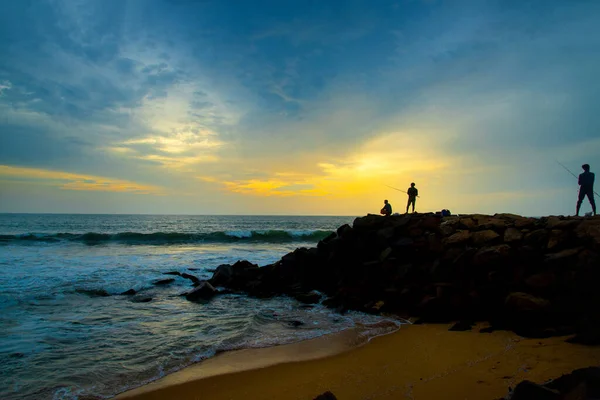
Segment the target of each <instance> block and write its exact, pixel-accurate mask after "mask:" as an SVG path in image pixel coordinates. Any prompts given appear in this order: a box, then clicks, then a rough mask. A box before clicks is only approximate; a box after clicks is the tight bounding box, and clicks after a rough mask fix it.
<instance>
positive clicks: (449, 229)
mask: <svg viewBox="0 0 600 400" xmlns="http://www.w3.org/2000/svg"><path fill="white" fill-rule="evenodd" d="M440 232H441V234H442V235H444V236H450V235H452V234H453V233H454V226H453V225H452V224H449V223H448V222H442V223H441V224H440Z"/></svg>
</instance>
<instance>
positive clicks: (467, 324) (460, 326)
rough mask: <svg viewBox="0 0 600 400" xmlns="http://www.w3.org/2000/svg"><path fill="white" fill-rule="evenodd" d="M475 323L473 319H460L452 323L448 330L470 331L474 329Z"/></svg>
mask: <svg viewBox="0 0 600 400" xmlns="http://www.w3.org/2000/svg"><path fill="white" fill-rule="evenodd" d="M473 325H475V324H474V322H473V321H459V322H457V323H456V324H454V325H452V326H451V327H450V329H448V330H449V331H453V332H464V331H470V330H471V329H473Z"/></svg>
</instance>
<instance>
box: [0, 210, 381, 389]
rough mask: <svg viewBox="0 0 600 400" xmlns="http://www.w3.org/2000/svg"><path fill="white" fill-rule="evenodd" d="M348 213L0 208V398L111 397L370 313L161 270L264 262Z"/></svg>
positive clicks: (364, 320)
mask: <svg viewBox="0 0 600 400" xmlns="http://www.w3.org/2000/svg"><path fill="white" fill-rule="evenodd" d="M353 219H354V217H304V216H302V217H300V216H298V217H286V216H181V215H80V214H77V215H64V214H0V398H2V399H5V400H7V399H36V400H38V399H56V400H58V399H65V400H66V399H70V400H71V399H73V400H74V399H79V398H84V397H85V398H109V397H111V396H113V395H115V394H117V393H119V392H122V391H125V390H127V389H130V388H134V387H137V386H140V385H143V384H145V383H148V382H151V381H153V380H156V379H158V378H160V377H162V376H164V375H166V374H169V373H171V372H175V371H177V370H179V369H181V368H183V367H185V366H188V365H190V364H193V363H195V362H198V361H201V360H203V359H206V358H208V357H212V356H214V355H215V354H216V353H217V352H220V351H226V350H234V349H243V348H249V347H266V346H273V345H278V344H285V343H292V342H296V341H300V340H305V339H310V338H314V337H317V336H321V335H324V334H328V333H333V332H338V331H341V330H344V329H348V328H352V327H354V326H356V325H357V324H361V325H362V324H367V325H368V324H375V323H377V322H378V321H380V320H381V317H376V316H370V315H366V314H361V313H356V312H350V313H348V314H345V315H339V314H336V313H334V312H333V311H331V310H328V309H326V308H325V307H323V306H322V305H319V304H318V305H315V306H305V305H302V304H301V303H299V302H297V301H296V300H294V299H291V298H288V297H276V298H272V299H254V298H250V297H247V296H244V295H239V294H227V295H221V296H217V297H215V298H214V299H212V300H211V301H210V302H208V303H194V302H190V301H187V300H186V299H185V297H182V296H181V294H182V293H184V292H186V291H188V290H190V289H191V281H189V280H187V279H184V278H181V277H179V276H172V275H165V274H164V273H165V272H170V271H178V272H187V273H189V274H193V275H195V276H197V277H198V278H200V279H207V278H210V277H211V276H212V272H211V271H212V270H213V269H214V268H216V267H217V266H219V265H220V264H225V263H234V262H236V261H238V260H242V259H244V260H248V261H251V262H253V263H256V264H259V265H261V266H262V265H267V264H270V263H273V262H275V261H277V260H279V259H280V258H281V256H283V255H285V254H286V253H288V252H290V251H293V250H294V249H295V248H298V247H312V246H315V245H316V244H317V242H318V241H319V240H320V239H322V238H324V237H326V236H327V235H329V234H330V233H331V232H332V231H334V230H335V229H336V228H337V227H339V226H341V225H343V224H346V223H349V224H351V223H352V221H353ZM168 278H174V279H175V280H174V282H172V283H170V284H165V285H154V282H156V281H158V280H163V279H168ZM129 289H134V290H135V291H137V294H136V295H134V296H125V295H121V293H123V292H125V291H127V290H129Z"/></svg>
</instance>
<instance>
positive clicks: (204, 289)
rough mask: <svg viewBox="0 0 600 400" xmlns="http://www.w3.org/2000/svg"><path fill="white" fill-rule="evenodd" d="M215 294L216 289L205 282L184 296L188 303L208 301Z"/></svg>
mask: <svg viewBox="0 0 600 400" xmlns="http://www.w3.org/2000/svg"><path fill="white" fill-rule="evenodd" d="M216 294H217V289H215V288H214V286H213V285H211V284H210V283H209V282H207V281H203V282H201V283H200V284H199V285H198V286H196V287H195V288H194V289H193V290H192V291H191V292H188V293H187V294H186V295H185V298H186V299H188V300H190V301H197V300H210V299H212V298H213V297H214V296H215V295H216Z"/></svg>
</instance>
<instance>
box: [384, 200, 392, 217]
mask: <svg viewBox="0 0 600 400" xmlns="http://www.w3.org/2000/svg"><path fill="white" fill-rule="evenodd" d="M383 203H384V206H383V208H382V209H381V213H382V214H383V215H385V216H386V217H389V216H390V215H392V205H391V204H390V203H388V201H387V200H384V201H383Z"/></svg>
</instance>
